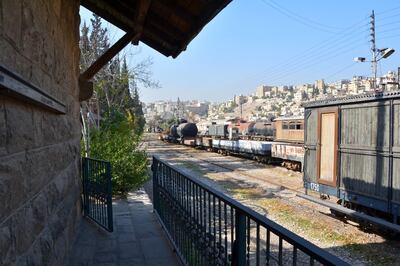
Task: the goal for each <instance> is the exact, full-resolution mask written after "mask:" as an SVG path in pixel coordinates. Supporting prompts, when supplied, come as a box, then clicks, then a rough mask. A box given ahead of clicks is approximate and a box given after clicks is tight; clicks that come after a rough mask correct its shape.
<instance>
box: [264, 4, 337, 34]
mask: <svg viewBox="0 0 400 266" xmlns="http://www.w3.org/2000/svg"><path fill="white" fill-rule="evenodd" d="M261 1H262V2H263V3H264V4H266V5H268V6H269V7H271V8H272V9H274V10H276V11H278V12H279V13H281V14H283V15H285V16H286V17H288V18H290V19H292V20H295V21H297V22H299V23H301V24H303V25H305V26H307V27H310V28H313V29H315V30H319V31H323V32H325V33H332V34H336V33H338V32H336V31H332V30H331V29H329V28H328V29H327V28H325V27H321V26H320V25H318V24H315V23H310V22H307V20H304V18H303V19H302V17H299V16H293V15H292V14H291V13H289V12H287V11H285V10H284V9H282V8H279V7H278V6H276V5H274V4H272V2H267V1H265V0H261Z"/></svg>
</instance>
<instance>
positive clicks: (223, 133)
mask: <svg viewBox="0 0 400 266" xmlns="http://www.w3.org/2000/svg"><path fill="white" fill-rule="evenodd" d="M208 135H209V136H212V137H214V138H222V139H226V138H228V125H218V124H212V125H210V126H209V127H208Z"/></svg>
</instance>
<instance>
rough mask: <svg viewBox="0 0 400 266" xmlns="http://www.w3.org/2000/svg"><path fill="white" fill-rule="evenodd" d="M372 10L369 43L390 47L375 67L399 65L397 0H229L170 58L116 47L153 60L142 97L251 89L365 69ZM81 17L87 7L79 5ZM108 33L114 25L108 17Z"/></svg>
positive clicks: (211, 96) (214, 97)
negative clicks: (152, 83) (153, 83)
mask: <svg viewBox="0 0 400 266" xmlns="http://www.w3.org/2000/svg"><path fill="white" fill-rule="evenodd" d="M373 9H374V10H375V13H376V40H377V47H378V48H383V47H392V48H395V49H396V52H395V53H394V54H393V55H392V56H391V57H390V58H388V59H384V60H382V61H380V64H379V65H378V75H379V74H380V73H386V72H387V71H388V70H397V67H398V66H400V2H399V1H398V0H324V1H315V0H301V1H300V0H299V1H295V0H233V1H232V3H231V4H229V5H228V6H227V8H225V9H224V10H223V11H222V12H221V13H220V14H219V15H218V16H217V17H216V18H215V19H214V20H212V21H211V22H210V23H209V24H208V25H207V26H206V27H205V28H204V29H203V31H202V32H200V34H199V35H198V36H197V37H196V38H195V39H194V40H193V41H192V43H191V44H190V45H189V46H188V48H187V50H186V51H185V52H183V53H182V54H181V55H180V56H179V57H178V58H176V59H172V58H171V57H169V58H167V57H165V56H163V55H161V54H159V53H158V52H156V51H154V50H152V49H151V48H149V47H147V46H146V45H144V44H140V45H139V46H138V47H134V46H132V45H131V46H130V47H129V48H127V49H126V50H125V51H124V53H125V54H126V55H129V56H128V62H129V64H130V65H131V66H133V65H134V64H135V62H139V61H140V60H142V59H143V58H147V57H151V58H152V60H153V66H152V72H153V77H154V79H155V80H158V81H159V82H160V84H161V88H158V89H149V88H141V90H140V94H141V99H142V100H143V101H144V102H149V101H155V100H168V99H171V100H176V99H177V98H178V97H180V99H184V100H191V99H199V100H209V101H225V100H227V99H230V98H232V97H233V96H234V95H238V94H245V95H246V94H249V93H252V92H253V91H254V90H255V88H256V86H258V85H260V84H265V85H295V84H301V83H313V82H314V81H315V80H316V79H321V78H324V79H325V80H326V81H333V80H337V79H342V78H351V77H352V76H353V75H371V67H370V64H369V63H355V62H353V58H354V57H357V56H363V57H367V58H370V57H371V52H370V43H369V42H368V41H369V25H368V22H369V15H370V14H371V11H372V10H373ZM81 16H82V21H83V20H86V21H87V22H88V21H89V19H90V17H91V13H90V12H88V11H87V10H85V9H83V8H82V9H81ZM105 25H106V26H108V27H109V28H110V35H111V40H112V41H116V40H117V39H118V38H119V37H120V36H121V35H122V32H121V31H119V30H118V29H117V28H115V27H113V26H112V25H111V24H109V23H105Z"/></svg>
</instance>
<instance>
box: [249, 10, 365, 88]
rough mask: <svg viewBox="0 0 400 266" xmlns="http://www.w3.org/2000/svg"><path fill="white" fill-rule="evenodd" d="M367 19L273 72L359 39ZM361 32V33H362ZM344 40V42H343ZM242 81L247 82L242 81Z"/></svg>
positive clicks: (277, 67) (280, 65) (311, 48)
mask: <svg viewBox="0 0 400 266" xmlns="http://www.w3.org/2000/svg"><path fill="white" fill-rule="evenodd" d="M366 19H367V17H365V18H363V19H362V20H360V21H358V22H357V23H355V24H353V25H352V26H350V27H349V28H347V29H346V30H344V31H343V32H342V33H341V35H340V36H339V37H335V38H333V39H332V38H328V39H326V40H324V41H322V42H321V43H318V44H317V45H314V46H312V47H310V48H308V49H306V50H305V51H303V52H301V53H299V54H298V55H295V56H293V57H291V58H288V59H286V60H285V61H283V62H281V63H279V64H277V65H275V66H274V67H273V68H272V69H271V70H272V71H273V72H272V73H274V72H277V71H279V70H280V69H282V68H283V67H286V66H289V65H293V63H297V62H299V61H302V60H303V59H305V58H308V59H309V58H310V57H311V58H312V57H315V56H316V53H315V51H316V50H318V51H319V53H321V52H323V51H328V50H331V49H332V48H334V47H337V45H338V44H339V45H341V44H342V43H346V42H348V41H349V40H351V39H353V38H354V37H357V36H356V35H354V34H355V33H358V32H359V31H360V29H362V28H363V27H365V26H367V25H369V23H366V24H363V25H361V26H360V24H361V23H363V22H364V21H365V20H366ZM362 32H367V30H366V29H364V30H362ZM362 32H360V33H362ZM348 36H352V37H350V38H348ZM343 40H344V42H343ZM317 55H318V54H317ZM268 70H270V69H265V70H264V71H262V72H260V73H258V74H255V75H251V76H249V77H248V78H253V77H257V76H260V75H263V74H264V73H265V72H267V71H268ZM242 80H246V78H245V79H242Z"/></svg>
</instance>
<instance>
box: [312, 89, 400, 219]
mask: <svg viewBox="0 0 400 266" xmlns="http://www.w3.org/2000/svg"><path fill="white" fill-rule="evenodd" d="M304 107H305V132H304V134H305V159H304V186H305V188H306V190H314V191H316V192H318V193H319V194H321V195H327V196H335V197H336V198H337V199H338V202H339V203H341V204H342V205H344V206H345V207H348V208H351V209H355V210H361V211H363V212H364V213H368V214H371V215H374V216H376V215H378V216H382V215H383V216H385V218H387V219H393V222H394V223H398V222H399V218H400V217H399V216H400V92H387V93H373V94H367V95H358V96H352V97H346V98H342V99H331V100H324V101H314V102H310V103H307V104H305V105H304Z"/></svg>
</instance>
